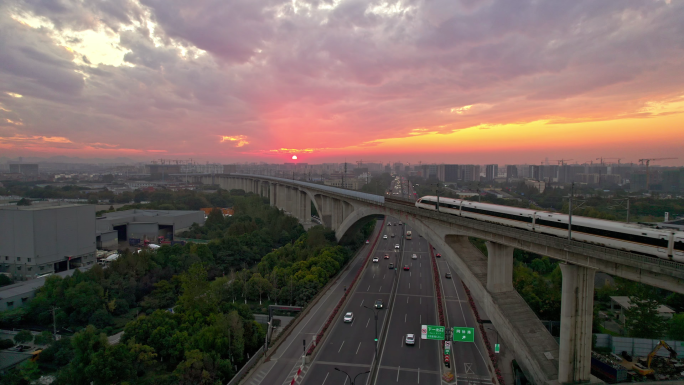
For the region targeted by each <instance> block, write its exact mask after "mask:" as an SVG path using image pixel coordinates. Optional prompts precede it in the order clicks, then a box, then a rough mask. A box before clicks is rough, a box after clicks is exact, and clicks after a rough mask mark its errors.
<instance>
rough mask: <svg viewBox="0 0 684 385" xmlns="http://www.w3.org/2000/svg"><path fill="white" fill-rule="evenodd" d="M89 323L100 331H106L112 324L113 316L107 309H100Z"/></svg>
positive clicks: (91, 317)
mask: <svg viewBox="0 0 684 385" xmlns="http://www.w3.org/2000/svg"><path fill="white" fill-rule="evenodd" d="M88 323H90V324H91V325H94V326H95V327H96V328H98V329H104V328H105V327H107V326H109V325H110V324H111V323H112V315H111V314H109V313H108V312H107V310H105V309H98V310H96V311H95V313H93V315H91V316H90V319H88Z"/></svg>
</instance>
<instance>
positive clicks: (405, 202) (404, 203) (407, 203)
mask: <svg viewBox="0 0 684 385" xmlns="http://www.w3.org/2000/svg"><path fill="white" fill-rule="evenodd" d="M385 202H386V203H394V204H397V205H402V206H411V207H415V205H416V202H414V201H410V200H408V199H398V198H389V197H385Z"/></svg>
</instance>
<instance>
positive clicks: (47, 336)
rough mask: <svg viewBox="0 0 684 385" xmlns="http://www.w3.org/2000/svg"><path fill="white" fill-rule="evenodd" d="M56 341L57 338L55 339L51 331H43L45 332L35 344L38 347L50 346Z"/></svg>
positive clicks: (38, 337)
mask: <svg viewBox="0 0 684 385" xmlns="http://www.w3.org/2000/svg"><path fill="white" fill-rule="evenodd" d="M54 340H55V338H54V337H53V335H52V333H51V332H50V331H49V330H43V332H42V333H40V335H37V336H36V337H35V338H34V340H33V342H34V343H35V344H36V345H49V344H51V343H52V341H54Z"/></svg>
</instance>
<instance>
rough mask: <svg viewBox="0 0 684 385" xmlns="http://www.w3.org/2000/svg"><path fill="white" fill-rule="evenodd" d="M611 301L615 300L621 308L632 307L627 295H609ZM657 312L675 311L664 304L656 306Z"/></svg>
mask: <svg viewBox="0 0 684 385" xmlns="http://www.w3.org/2000/svg"><path fill="white" fill-rule="evenodd" d="M610 299H611V301H615V303H617V304H618V305H620V307H621V308H623V309H629V308H630V307H632V306H633V305H632V303H631V302H630V301H629V297H627V296H611V297H610ZM658 313H676V312H675V311H674V310H672V309H670V308H669V307H667V306H665V305H660V306H658Z"/></svg>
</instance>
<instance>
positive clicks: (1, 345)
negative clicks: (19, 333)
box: [0, 339, 14, 349]
mask: <svg viewBox="0 0 684 385" xmlns="http://www.w3.org/2000/svg"><path fill="white" fill-rule="evenodd" d="M12 346H14V341H12V340H10V339H6V340H0V349H7V348H11V347H12Z"/></svg>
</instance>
